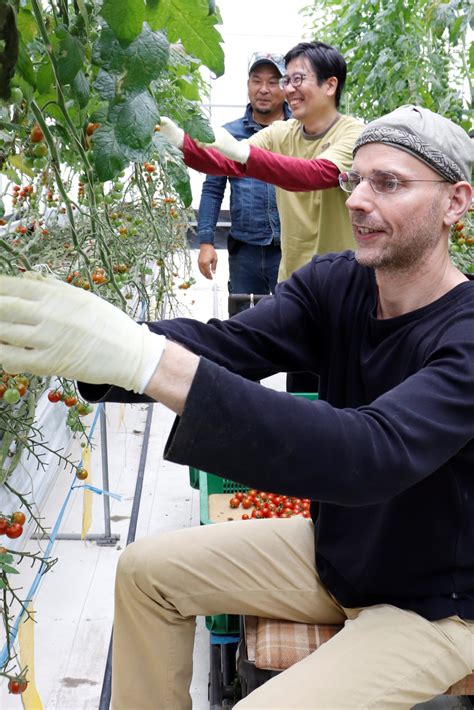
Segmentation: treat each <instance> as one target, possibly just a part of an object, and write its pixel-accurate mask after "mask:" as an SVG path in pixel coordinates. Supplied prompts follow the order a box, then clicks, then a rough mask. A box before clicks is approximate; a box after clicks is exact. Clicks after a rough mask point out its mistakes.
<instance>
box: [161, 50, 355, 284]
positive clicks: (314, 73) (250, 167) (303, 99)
mask: <svg viewBox="0 0 474 710" xmlns="http://www.w3.org/2000/svg"><path fill="white" fill-rule="evenodd" d="M284 60H285V66H286V73H285V75H284V76H283V77H282V78H281V80H280V84H281V86H282V88H283V89H284V91H285V95H286V100H287V102H288V104H289V106H290V108H291V111H292V113H293V118H292V119H290V120H288V121H285V122H282V121H275V122H274V123H272V125H271V126H268V127H267V128H264V129H263V130H261V131H259V132H258V133H256V134H255V135H253V136H251V137H250V138H248V139H247V140H244V141H239V142H238V141H233V140H232V137H231V136H229V135H228V134H225V132H224V133H222V132H219V131H216V135H217V137H218V140H217V142H216V143H215V144H214V145H215V147H217V148H218V149H219V150H221V151H222V152H224V153H225V155H227V156H229V158H231V159H226V158H225V157H224V156H223V155H222V154H221V153H220V152H218V151H217V150H212V149H211V150H205V149H203V148H201V147H199V146H198V145H197V144H196V143H195V142H194V141H192V140H191V139H190V138H189V136H187V135H185V134H184V132H183V131H182V130H181V129H180V128H178V127H177V126H175V125H174V124H173V123H172V122H171V121H170V120H169V119H167V118H166V117H162V130H161V133H160V135H163V136H164V137H166V138H168V139H169V140H170V141H171V142H172V143H173V144H174V145H176V146H177V147H179V148H181V149H182V150H183V154H184V160H185V162H186V164H187V165H188V166H189V167H191V168H195V169H196V170H199V171H201V172H205V173H208V174H210V175H228V176H236V177H241V176H247V177H255V178H258V179H260V180H264V181H266V182H271V183H273V184H275V185H277V189H276V196H277V205H278V212H279V215H280V222H281V263H280V271H279V280H280V281H281V280H283V279H286V278H288V276H290V275H291V274H292V273H293V271H295V270H296V269H298V268H299V267H300V266H303V264H306V263H307V262H308V261H309V260H310V259H311V257H312V256H314V254H324V253H326V252H327V251H339V250H343V249H348V248H352V247H353V246H354V241H353V237H352V231H351V225H350V222H349V217H348V214H347V210H346V209H345V195H344V193H342V192H341V191H340V190H339V189H338V188H339V185H338V176H339V174H340V173H341V172H343V171H344V170H348V169H349V168H350V166H351V163H352V149H353V147H354V142H355V140H356V138H357V136H358V135H359V133H360V131H361V130H362V124H361V123H360V122H359V121H357V120H356V119H355V118H352V117H351V116H344V115H343V114H341V113H340V112H339V110H338V107H339V102H340V99H341V94H342V91H343V88H344V83H345V80H346V72H347V69H346V62H345V60H344V57H343V56H342V54H340V52H338V51H337V49H334V47H331V46H329V45H327V44H324V43H323V42H301V43H300V44H297V45H296V46H295V47H293V49H290V51H289V52H287V54H286V55H285V58H284ZM229 143H230V145H229ZM258 148H263V149H265V150H263V151H262V150H258ZM286 156H289V157H288V158H286V160H285V157H286ZM292 158H304V159H305V160H306V161H307V163H308V164H307V165H306V166H305V171H304V177H303V178H302V179H300V176H299V174H298V172H299V170H298V167H297V164H294V163H292ZM301 190H306V192H302V191H301ZM308 190H310V191H308Z"/></svg>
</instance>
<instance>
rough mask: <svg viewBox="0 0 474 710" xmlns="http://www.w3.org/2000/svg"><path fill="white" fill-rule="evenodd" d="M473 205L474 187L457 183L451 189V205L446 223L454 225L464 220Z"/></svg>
mask: <svg viewBox="0 0 474 710" xmlns="http://www.w3.org/2000/svg"><path fill="white" fill-rule="evenodd" d="M471 203H472V187H471V186H470V184H469V183H468V182H464V181H463V182H457V183H455V184H454V185H450V187H449V205H448V208H447V210H446V212H445V215H444V223H445V224H447V225H451V224H454V223H455V222H458V221H459V220H460V219H462V217H463V215H464V214H465V213H466V212H467V211H468V209H469V207H470V206H471Z"/></svg>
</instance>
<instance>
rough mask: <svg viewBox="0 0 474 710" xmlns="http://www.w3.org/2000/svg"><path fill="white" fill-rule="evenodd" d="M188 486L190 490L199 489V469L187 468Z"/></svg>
mask: <svg viewBox="0 0 474 710" xmlns="http://www.w3.org/2000/svg"><path fill="white" fill-rule="evenodd" d="M189 485H190V486H191V488H199V469H198V468H194V467H193V466H190V467H189Z"/></svg>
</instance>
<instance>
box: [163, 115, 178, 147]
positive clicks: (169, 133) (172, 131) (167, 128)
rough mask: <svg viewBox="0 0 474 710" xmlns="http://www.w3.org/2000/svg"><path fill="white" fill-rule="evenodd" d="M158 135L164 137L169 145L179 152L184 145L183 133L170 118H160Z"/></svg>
mask: <svg viewBox="0 0 474 710" xmlns="http://www.w3.org/2000/svg"><path fill="white" fill-rule="evenodd" d="M160 135H162V136H164V137H165V138H166V139H167V140H169V142H170V143H172V144H173V145H174V146H176V148H179V149H180V150H181V149H182V147H183V143H184V131H183V129H182V128H180V127H179V126H177V125H176V123H174V121H172V120H171V118H168V117H167V116H162V117H161V118H160Z"/></svg>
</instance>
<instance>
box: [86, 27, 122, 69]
mask: <svg viewBox="0 0 474 710" xmlns="http://www.w3.org/2000/svg"><path fill="white" fill-rule="evenodd" d="M92 62H93V64H96V65H97V66H98V67H102V69H106V70H107V71H111V72H120V71H122V67H123V63H124V50H123V49H122V47H121V46H120V43H119V42H118V40H117V38H116V36H115V35H114V33H113V32H112V30H111V29H109V27H104V28H103V29H102V32H101V33H100V36H99V37H98V39H97V40H96V41H95V42H94V44H93V46H92Z"/></svg>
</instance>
